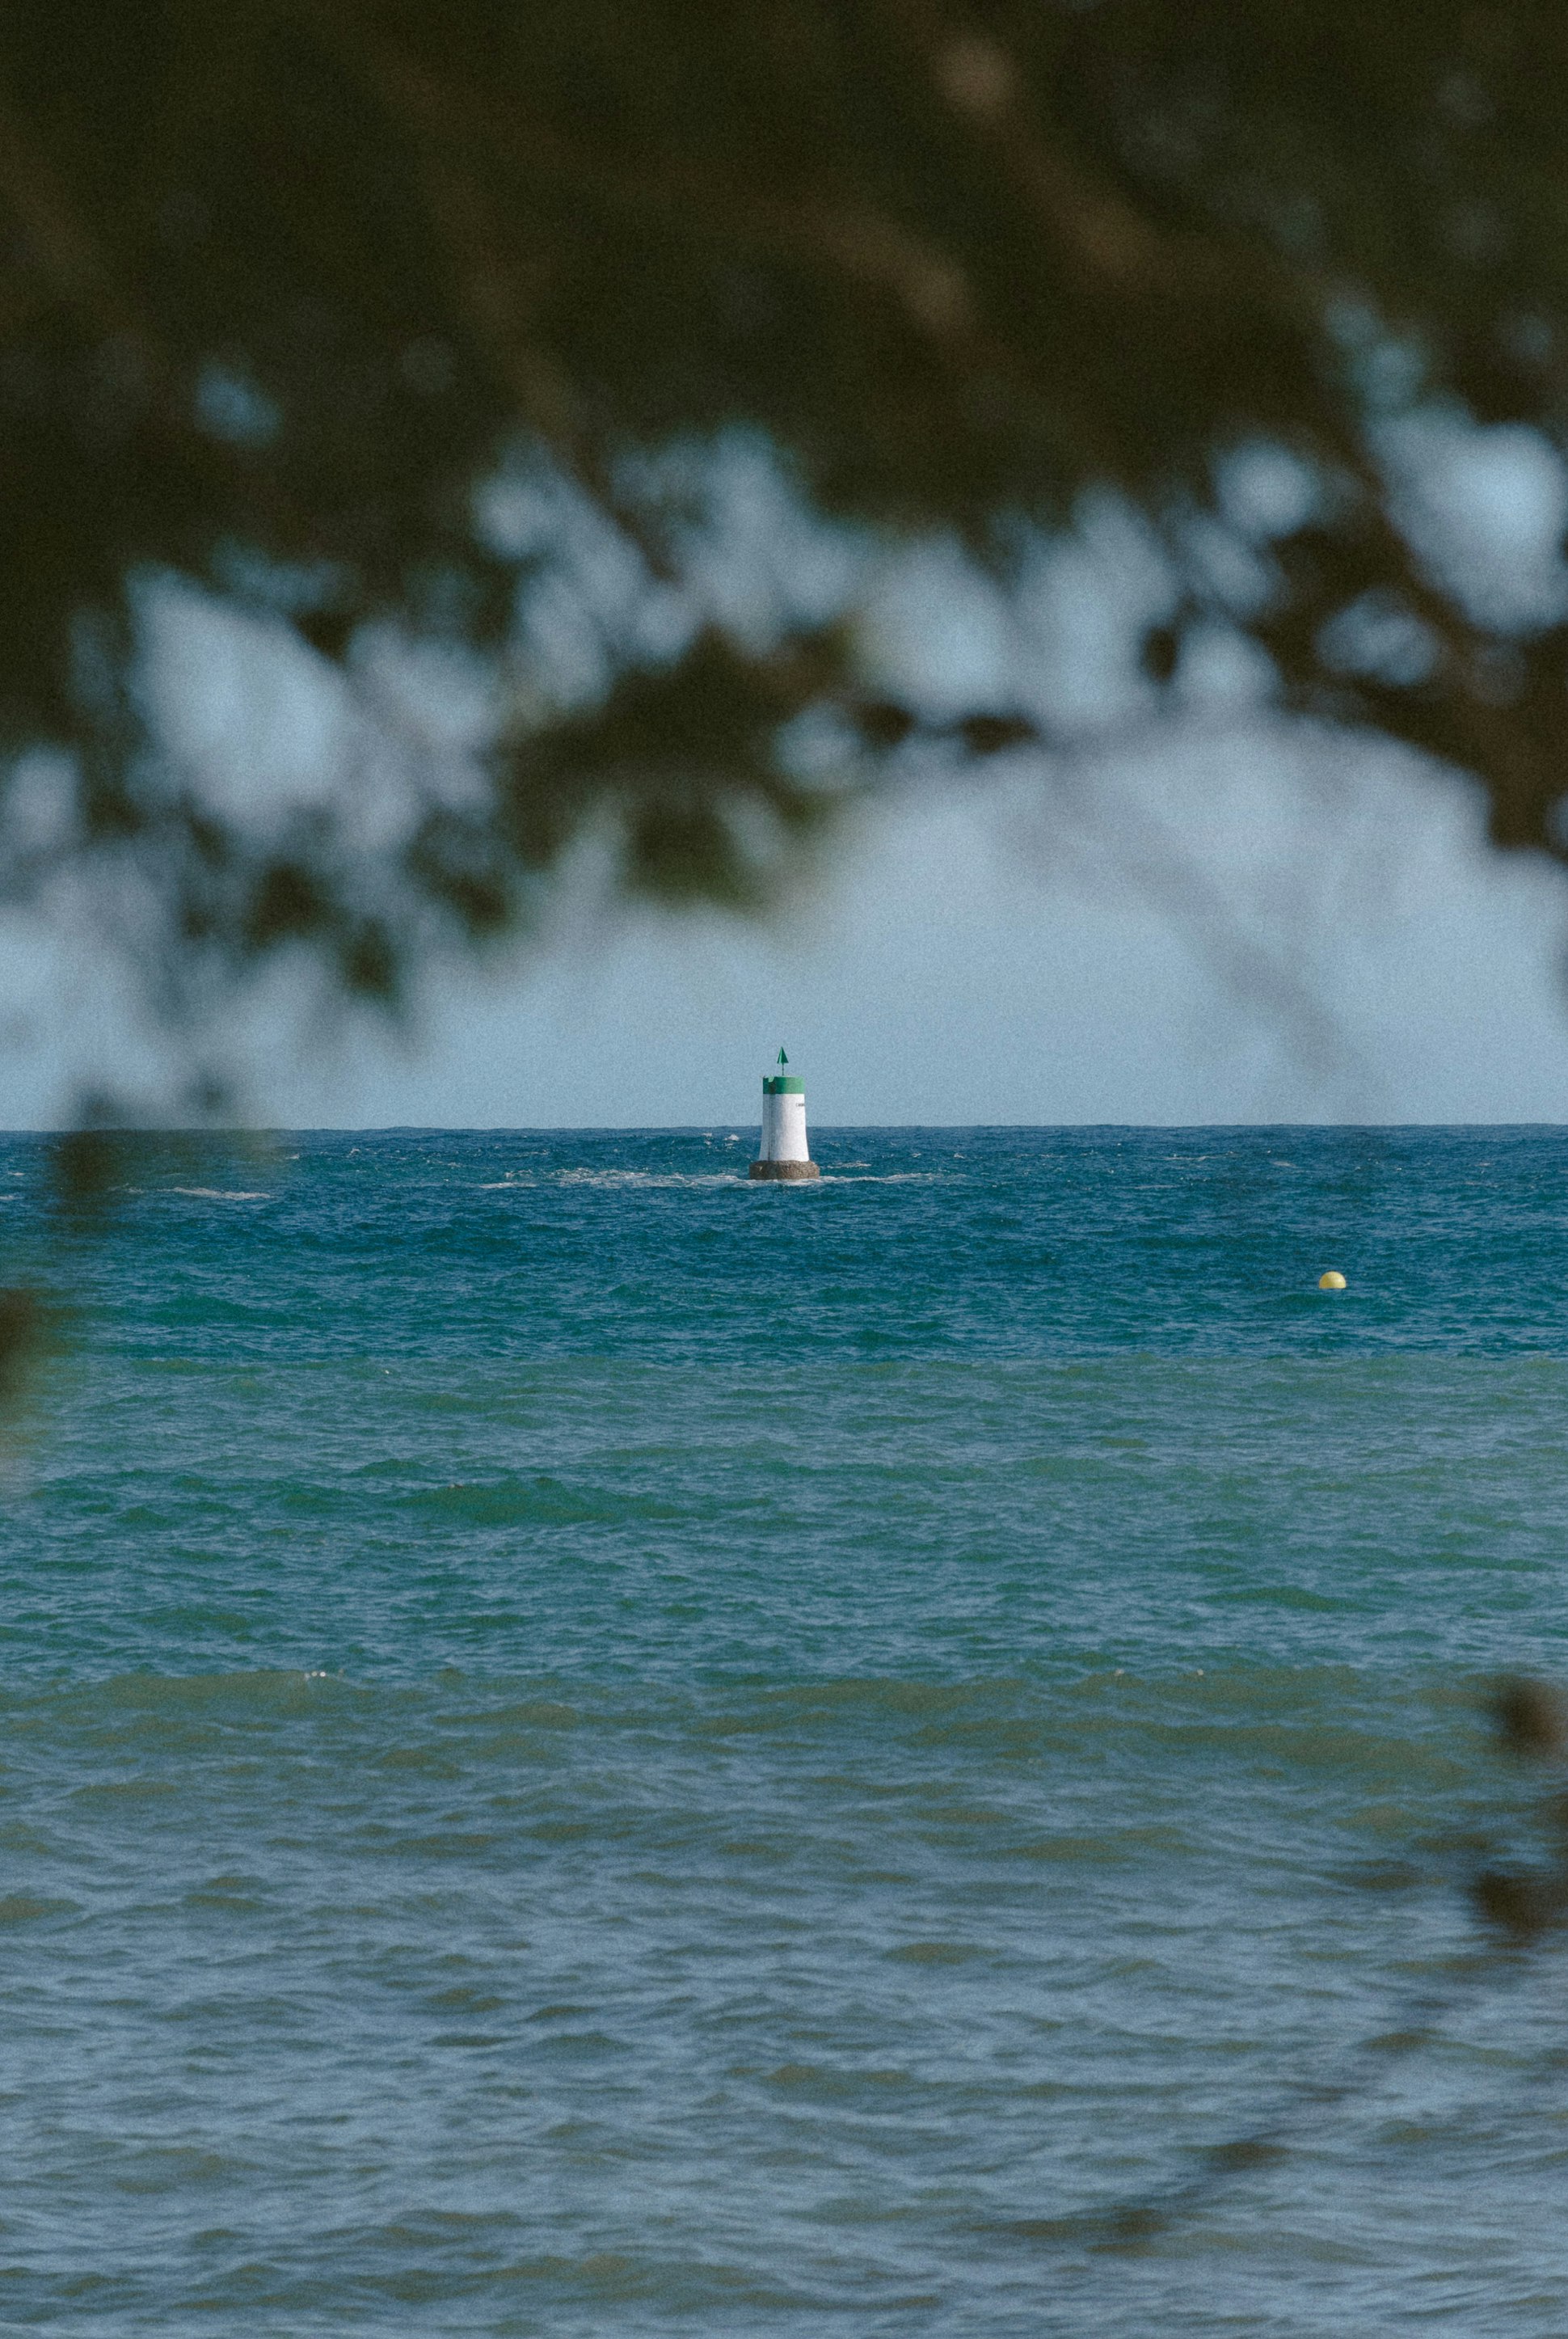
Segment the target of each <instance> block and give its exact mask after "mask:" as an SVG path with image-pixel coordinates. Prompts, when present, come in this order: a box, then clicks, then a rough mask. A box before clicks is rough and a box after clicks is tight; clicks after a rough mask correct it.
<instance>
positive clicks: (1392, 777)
mask: <svg viewBox="0 0 1568 2339" xmlns="http://www.w3.org/2000/svg"><path fill="white" fill-rule="evenodd" d="M1345 765H1346V757H1345V755H1344V752H1343V750H1342V748H1340V747H1338V746H1336V745H1334V744H1333V743H1331V742H1330V743H1323V742H1313V743H1311V744H1310V745H1309V746H1308V747H1307V749H1304V750H1298V751H1297V753H1295V754H1292V753H1290V752H1288V751H1287V749H1286V748H1284V747H1282V746H1281V745H1279V743H1277V742H1276V743H1274V745H1272V747H1271V748H1270V749H1269V750H1268V751H1267V752H1263V751H1262V750H1260V748H1259V745H1258V743H1257V740H1256V739H1247V740H1246V741H1244V742H1243V743H1242V745H1240V746H1239V747H1238V745H1237V744H1236V743H1235V742H1230V743H1226V742H1224V741H1221V742H1219V743H1218V744H1217V743H1216V742H1214V741H1212V740H1210V739H1208V738H1207V737H1204V736H1200V737H1198V739H1196V740H1191V739H1189V740H1188V741H1187V742H1186V744H1185V746H1184V747H1178V748H1172V747H1171V746H1170V745H1166V746H1164V747H1163V748H1161V750H1160V751H1159V753H1158V754H1157V755H1151V757H1150V759H1149V765H1148V766H1147V768H1146V769H1145V770H1143V771H1142V772H1141V773H1139V772H1132V773H1130V774H1129V773H1128V772H1126V771H1119V772H1118V773H1116V774H1114V775H1110V776H1109V777H1107V776H1103V775H1102V776H1100V777H1099V778H1096V779H1094V780H1093V781H1091V783H1090V785H1087V787H1080V788H1079V789H1077V790H1075V789H1074V788H1072V787H1070V786H1069V787H1064V786H1063V785H1062V784H1061V783H1060V780H1059V779H1058V780H1053V778H1052V775H1050V773H1049V772H1044V771H1042V770H1041V769H1040V767H1039V766H1038V765H1033V764H1032V763H1031V762H1030V761H1029V760H1028V759H1021V761H1020V763H1019V764H1018V765H1016V766H1015V768H1013V769H1012V770H1011V772H1001V773H998V774H996V775H993V776H991V777H990V778H988V779H986V780H983V781H981V782H980V783H978V784H977V783H965V784H958V783H952V784H949V785H941V784H935V783H928V784H926V785H923V786H922V787H919V788H915V789H912V790H910V791H908V792H906V793H905V794H902V795H900V796H897V797H895V798H894V799H892V801H890V802H889V803H888V804H886V805H885V806H884V807H883V808H882V809H881V810H880V811H878V812H877V813H876V814H873V815H868V816H866V817H864V818H863V819H862V820H860V821H858V822H855V823H852V824H850V825H849V826H848V827H847V828H846V829H845V831H844V832H843V834H840V835H839V836H837V837H836V838H834V839H833V842H832V844H830V846H829V848H828V850H827V853H826V855H825V860H824V865H823V869H822V870H821V871H820V872H819V873H818V876H817V878H816V880H815V882H814V883H809V884H807V885H805V886H804V887H803V889H802V890H801V892H800V893H799V895H798V896H797V897H795V898H794V899H792V900H791V901H789V902H787V903H784V904H783V905H781V907H780V908H779V910H778V911H777V912H775V913H774V916H773V917H772V918H771V919H770V920H767V921H765V922H763V923H756V922H751V921H738V920H734V919H729V918H721V917H719V916H717V915H716V914H714V913H700V914H691V915H681V916H677V915H674V914H671V913H666V912H656V911H650V910H647V909H644V910H641V911H636V912H628V911H626V910H624V909H621V910H617V909H616V908H614V907H606V904H605V903H604V902H603V900H602V899H599V898H597V897H592V896H590V895H589V894H588V893H587V888H586V886H585V885H582V884H579V885H578V886H577V888H575V889H574V888H571V887H569V886H568V887H567V890H566V891H565V893H563V895H562V898H561V899H560V900H559V901H558V902H557V904H556V907H555V909H554V912H553V913H552V914H551V916H550V918H549V919H548V921H547V925H546V927H545V929H544V931H543V932H542V933H540V934H539V935H538V936H537V938H536V940H535V941H534V943H532V944H531V946H530V947H529V948H528V950H527V951H525V952H519V953H516V954H514V955H513V956H512V957H511V958H510V959H509V960H508V961H506V962H502V963H500V964H498V965H496V966H494V967H492V968H490V969H489V970H488V971H487V972H483V973H480V972H476V971H474V970H473V969H471V968H468V967H459V966H450V967H447V968H444V969H440V970H437V971H436V972H433V973H432V974H431V976H430V977H429V979H428V980H427V982H426V984H425V987H424V991H423V993H422V995H421V998H420V1002H419V1011H418V1013H417V1016H416V1018H415V1021H414V1023H413V1025H412V1027H411V1028H410V1029H409V1031H406V1032H403V1033H392V1032H390V1031H387V1030H386V1029H385V1027H383V1026H382V1025H380V1023H378V1022H377V1021H373V1020H359V1019H356V1020H352V1021H349V1022H347V1023H342V1022H340V1023H338V1024H337V1025H336V1026H335V1027H329V1026H323V1025H322V1024H321V1023H320V1022H318V1021H316V1020H315V1019H313V1018H312V1017H311V1016H310V1015H308V1014H307V1015H303V1016H301V1014H300V1013H299V1012H284V1003H283V1002H280V1001H279V1000H278V999H277V998H275V997H274V998H272V999H270V1000H268V1001H266V1002H262V1003H261V1004H259V1005H257V1006H256V1007H254V1008H253V1009H252V1011H251V1012H250V1014H249V1015H248V1016H247V1017H246V1018H245V1019H244V1020H243V1022H242V1024H238V1025H236V1027H235V1029H234V1031H233V1033H232V1037H233V1040H234V1060H235V1061H236V1062H237V1063H238V1064H239V1065H240V1066H241V1068H242V1074H243V1081H242V1092H243V1094H244V1097H245V1102H246V1109H247V1112H248V1115H249V1116H250V1117H251V1118H253V1119H255V1120H258V1121H261V1122H263V1123H267V1124H271V1125H281V1126H288V1127H295V1128H301V1127H334V1128H344V1127H389V1126H393V1125H409V1124H417V1125H430V1126H457V1127H470V1126H472V1127H530V1128H537V1127H543V1128H587V1127H616V1126H629V1127H663V1126H689V1125H693V1124H695V1125H699V1126H702V1127H705V1128H706V1127H714V1126H716V1125H719V1124H726V1125H733V1126H735V1127H736V1128H737V1129H741V1128H745V1126H747V1125H748V1124H750V1123H754V1121H755V1120H756V1119H757V1117H758V1111H759V1107H758V1102H757V1099H758V1095H759V1092H760V1080H761V1075H762V1073H763V1071H764V1070H765V1069H766V1067H767V1066H768V1064H769V1063H770V1062H771V1061H772V1060H773V1058H774V1055H775V1053H776V1051H777V1050H778V1048H779V1047H780V1046H781V1045H782V1046H784V1047H785V1048H786V1049H787V1050H788V1052H789V1056H790V1061H791V1063H792V1066H793V1067H794V1069H796V1070H798V1071H800V1072H801V1073H802V1074H803V1076H804V1079H805V1081H806V1083H807V1099H808V1108H809V1110H810V1114H811V1117H812V1120H813V1121H814V1122H815V1123H818V1124H823V1125H828V1124H833V1123H841V1124H843V1123H857V1122H858V1123H867V1124H888V1123H898V1122H916V1123H928V1124H929V1123H935V1122H947V1123H953V1124H960V1125H972V1124H975V1123H995V1122H1005V1121H1011V1122H1027V1123H1061V1122H1130V1123H1199V1124H1202V1123H1213V1122H1219V1121H1238V1120H1239V1121H1257V1120H1285V1121H1299V1120H1356V1121H1371V1120H1378V1121H1416V1120H1428V1121H1464V1120H1504V1121H1509V1120H1514V1121H1517V1120H1568V987H1565V986H1564V982H1563V964H1564V948H1565V943H1568V880H1564V879H1563V878H1560V877H1559V876H1558V875H1557V873H1555V872H1553V871H1551V870H1549V869H1547V868H1545V867H1543V865H1541V864H1538V863H1535V862H1532V861H1529V860H1521V859H1509V860H1504V859H1503V858H1501V857H1499V856H1497V855H1496V854H1492V853H1490V852H1489V851H1488V850H1486V849H1485V848H1484V845H1483V844H1482V841H1481V838H1480V834H1479V818H1478V812H1477V807H1476V804H1475V802H1474V799H1473V797H1472V795H1471V794H1470V792H1469V791H1468V790H1467V789H1465V788H1464V787H1463V786H1462V785H1459V784H1457V783H1455V782H1453V781H1450V780H1445V779H1443V778H1441V777H1440V776H1437V775H1426V774H1423V773H1421V772H1419V771H1418V770H1417V769H1416V768H1415V766H1414V765H1413V764H1410V763H1407V762H1405V761H1403V760H1401V759H1399V758H1396V757H1395V756H1393V755H1382V756H1381V757H1379V756H1374V757H1372V758H1370V759H1366V758H1364V759H1362V760H1361V761H1360V762H1359V763H1358V764H1356V765H1354V766H1353V768H1350V769H1346V768H1345ZM10 973H11V978H12V979H11V982H10V983H9V986H8V987H9V989H10V992H11V996H12V1001H13V1006H14V1012H13V1016H12V1021H11V1024H10V1027H9V1030H8V1031H6V1032H5V1034H3V1035H0V1037H4V1038H5V1039H6V1040H7V1041H8V1042H9V1044H8V1046H6V1047H5V1050H4V1052H3V1053H0V1083H3V1089H0V1094H3V1095H4V1099H5V1102H4V1107H3V1108H0V1120H4V1122H5V1125H7V1126H10V1127H13V1128H17V1127H38V1126H50V1125H55V1124H58V1123H59V1122H60V1121H61V1120H64V1119H65V1118H67V1117H68V1114H69V1109H70V1100H71V1097H72V1095H73V1093H74V1091H77V1090H79V1089H80V1088H81V1087H82V1086H83V1085H84V1084H85V1085H94V1084H96V1085H99V1086H104V1087H106V1086H111V1085H113V1083H114V1081H115V1079H116V1076H117V1075H118V1074H119V1073H120V1072H121V1071H123V1067H124V1066H125V1064H126V1063H127V1061H134V1058H135V1051H136V1047H137V1041H136V1038H135V1033H134V1029H133V1018H132V1016H131V1015H130V1013H129V1011H128V1006H127V993H126V991H125V987H124V985H123V982H117V981H116V980H115V979H114V977H113V971H112V969H110V968H108V967H106V966H103V965H96V966H95V965H94V960H93V955H92V952H90V951H89V950H88V949H87V948H86V947H85V946H84V943H82V942H81V941H80V940H78V941H77V942H76V943H66V944H64V945H63V944H62V943H61V942H60V941H59V939H58V937H56V938H54V941H52V942H50V941H46V940H45V939H44V938H43V937H41V936H39V935H36V934H35V935H32V936H25V935H24V936H22V937H20V938H15V937H14V939H13V941H12V943H11V957H10Z"/></svg>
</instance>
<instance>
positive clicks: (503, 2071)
mask: <svg viewBox="0 0 1568 2339" xmlns="http://www.w3.org/2000/svg"><path fill="white" fill-rule="evenodd" d="M752 1135H753V1132H751V1131H747V1130H726V1129H715V1130H710V1131H700V1130H696V1131H680V1132H657V1133H648V1134H637V1133H604V1132H587V1133H569V1132H568V1133H541V1132H523V1133H518V1134H508V1133H499V1132H484V1133H474V1134H450V1133H429V1132H391V1133H389V1134H384V1135H375V1136H307V1137H298V1138H290V1139H286V1140H278V1141H277V1143H276V1144H275V1145H274V1146H273V1147H271V1149H266V1148H259V1149H249V1150H248V1149H245V1148H242V1147H239V1146H233V1147H222V1146H219V1147H215V1148H212V1149H209V1150H207V1151H205V1152H204V1153H203V1154H202V1155H200V1156H195V1155H188V1154H183V1153H178V1152H174V1151H161V1150H158V1149H155V1148H154V1149H151V1150H147V1151H145V1152H144V1153H143V1154H141V1155H138V1156H137V1157H136V1158H135V1159H134V1160H132V1161H131V1162H130V1163H129V1164H128V1165H127V1167H126V1170H125V1178H124V1187H125V1190H123V1191H122V1192H121V1193H119V1194H118V1195H117V1196H116V1197H115V1198H114V1201H115V1208H114V1209H113V1212H112V1213H111V1215H110V1216H109V1217H108V1218H107V1219H106V1220H105V1221H104V1224H103V1225H102V1226H101V1227H99V1228H97V1229H87V1230H85V1231H83V1230H80V1229H71V1228H65V1229H59V1228H53V1227H52V1221H51V1216H50V1208H49V1205H48V1202H47V1199H46V1194H45V1190H44V1177H43V1163H44V1157H43V1153H42V1150H41V1148H40V1147H39V1145H38V1144H37V1143H36V1142H35V1141H33V1140H5V1143H4V1145H3V1146H0V1194H3V1196H4V1200H3V1202H0V1233H4V1234H5V1235H7V1236H8V1237H9V1242H10V1259H11V1267H10V1272H12V1273H13V1274H28V1273H30V1274H35V1275H43V1276H45V1277H46V1278H50V1279H52V1281H53V1284H54V1287H55V1288H59V1289H63V1290H64V1291H66V1292H67V1293H68V1294H69V1296H70V1297H71V1298H72V1301H73V1304H74V1308H75V1310H76V1330H75V1337H74V1340H73V1342H72V1343H71V1345H70V1346H69V1347H67V1348H66V1350H65V1351H64V1353H63V1354H62V1355H61V1356H60V1357H58V1358H57V1360H56V1361H55V1362H54V1363H53V1364H52V1365H51V1366H50V1367H48V1370H47V1373H46V1375H45V1379H44V1387H43V1388H42V1390H41V1393H40V1394H39V1395H38V1396H37V1397H36V1398H35V1404H34V1407H33V1411H32V1413H31V1415H30V1416H29V1418H28V1421H27V1425H26V1431H25V1437H24V1438H23V1440H22V1442H21V1444H20V1446H19V1447H18V1448H17V1450H16V1451H15V1455H14V1456H13V1459H12V1461H11V1463H10V1465H9V1475H7V1476H6V1478H5V1483H4V1486H3V1488H0V1510H3V1513H4V1543H3V1552H4V1558H3V1563H0V1568H3V1573H0V2038H3V2040H4V2051H3V2057H0V2120H3V2130H4V2161H3V2166H4V2168H5V2187H4V2191H3V2193H0V2328H5V2329H13V2328H14V2329H17V2330H33V2329H50V2330H59V2331H62V2332H68V2333H71V2334H98V2333H103V2334H109V2333H113V2334H120V2333H130V2332H140V2331H148V2332H153V2331H155V2332H159V2333H173V2334H213V2339H219V2334H222V2339H229V2334H235V2335H236V2339H237V2335H238V2334H247V2335H248V2334H256V2333H263V2332H264V2333H268V2334H299V2339H313V2334H326V2333H338V2332H365V2333H380V2332H386V2333H394V2332H396V2333H417V2334H445V2333H453V2334H459V2333H462V2334H468V2333H495V2334H502V2333H508V2334H510V2333H517V2334H550V2339H588V2334H595V2339H597V2334H616V2339H621V2334H626V2339H635V2335H636V2334H715V2339H732V2334H733V2339H751V2334H784V2333H788V2334H818V2333H831V2334H843V2339H873V2334H875V2339H882V2334H932V2339H1001V2334H1020V2339H1022V2334H1031V2339H1033V2334H1056V2333H1061V2334H1083V2333H1095V2334H1100V2333H1105V2334H1129V2339H1131V2334H1139V2339H1146V2334H1172V2333H1188V2332H1190V2333H1205V2334H1208V2333H1214V2332H1223V2333H1226V2334H1253V2333H1257V2334H1281V2335H1282V2339H1297V2334H1301V2339H1306V2334H1345V2333H1348V2332H1354V2333H1356V2334H1382V2333H1395V2332H1401V2333H1402V2332H1405V2331H1410V2330H1414V2329H1415V2328H1420V2329H1421V2330H1423V2331H1425V2330H1436V2331H1444V2330H1449V2331H1453V2332H1455V2333H1456V2334H1465V2339H1472V2334H1491V2333H1494V2332H1495V2333H1500V2334H1501V2333H1506V2334H1520V2335H1521V2339H1538V2335H1539V2334H1554V2333H1559V2332H1561V2331H1563V2330H1564V2329H1568V2222H1565V2219H1564V2210H1565V2207H1568V1949H1564V1948H1563V1946H1562V1945H1561V1944H1560V1943H1559V1942H1558V1941H1557V1939H1555V1937H1554V1936H1553V1935H1551V1934H1547V1935H1545V1936H1543V1938H1541V1939H1538V1940H1534V1941H1531V1942H1528V1943H1524V1944H1514V1943H1510V1942H1509V1941H1507V1940H1502V1939H1496V1938H1494V1936H1493V1935H1492V1934H1490V1933H1489V1932H1488V1930H1487V1929H1486V1927H1485V1925H1484V1923H1483V1921H1482V1920H1480V1919H1479V1918H1478V1917H1477V1915H1476V1914H1475V1913H1474V1909H1473V1906H1472V1902H1471V1900H1470V1897H1469V1894H1468V1890H1467V1885H1468V1880H1469V1879H1470V1878H1471V1877H1472V1875H1473V1874H1474V1870H1475V1869H1476V1867H1477V1866H1478V1865H1479V1864H1481V1863H1482V1862H1484V1861H1485V1860H1489V1859H1494V1858H1495V1857H1497V1856H1498V1850H1499V1847H1501V1848H1502V1851H1503V1853H1504V1855H1505V1856H1506V1857H1509V1858H1520V1857H1526V1856H1529V1855H1530V1853H1531V1848H1532V1846H1533V1845H1538V1844H1539V1842H1540V1841H1541V1839H1540V1837H1539V1833H1538V1821H1537V1811H1538V1806H1539V1805H1540V1804H1541V1801H1542V1798H1543V1794H1544V1793H1545V1792H1546V1791H1547V1789H1548V1788H1549V1787H1550V1785H1551V1781H1550V1780H1546V1779H1543V1778H1541V1777H1538V1776H1536V1775H1535V1774H1534V1773H1533V1772H1531V1771H1529V1770H1528V1769H1527V1768H1520V1767H1517V1766H1515V1767H1510V1766H1509V1764H1508V1763H1507V1762H1505V1761H1504V1758H1503V1757H1502V1755H1501V1754H1499V1753H1498V1752H1496V1751H1495V1750H1494V1747H1493V1745H1492V1743H1491V1741H1490V1738H1489V1735H1488V1731H1487V1728H1486V1724H1485V1720H1484V1712H1483V1711H1482V1707H1483V1702H1484V1686H1485V1684H1486V1683H1487V1682H1488V1680H1489V1679H1491V1678H1492V1677H1493V1676H1494V1675H1496V1674H1497V1673H1504V1672H1519V1671H1524V1672H1533V1673H1543V1674H1546V1675H1553V1674H1561V1675H1563V1676H1565V1677H1568V1132H1559V1131H1556V1130H1499V1129H1485V1130H1359V1131H1358V1130H1306V1129H1264V1130H1178V1131H1171V1130H896V1131H887V1130H822V1131H818V1132H817V1133H816V1140H815V1150H816V1152H817V1155H818V1158H819V1160H821V1161H822V1163H823V1169H824V1171H825V1172H826V1173H827V1174H826V1175H825V1176H824V1178H823V1180H822V1182H821V1184H820V1185H815V1186H811V1187H802V1188H793V1189H789V1188H785V1189H781V1188H776V1187H754V1186H751V1185H749V1184H748V1183H747V1182H746V1179H745V1162H746V1160H747V1157H748V1155H749V1152H750V1150H751V1139H752ZM1326 1267H1336V1268H1340V1269H1341V1270H1342V1271H1343V1272H1344V1273H1345V1274H1346V1277H1347V1278H1348V1283H1349V1288H1348V1289H1347V1290H1346V1292H1345V1293H1344V1294H1342V1295H1338V1296H1335V1297H1326V1296H1325V1295H1323V1294H1320V1293H1319V1292H1318V1290H1317V1276H1318V1275H1319V1273H1320V1272H1321V1271H1322V1270H1323V1268H1326Z"/></svg>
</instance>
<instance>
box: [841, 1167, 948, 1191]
mask: <svg viewBox="0 0 1568 2339" xmlns="http://www.w3.org/2000/svg"><path fill="white" fill-rule="evenodd" d="M854 1166H855V1165H854V1163H853V1161H846V1162H845V1164H844V1169H853V1168H854ZM821 1183H822V1184H823V1185H824V1186H940V1185H941V1183H942V1171H941V1170H940V1169H879V1170H877V1171H876V1172H875V1174H874V1175H873V1176H872V1177H870V1178H846V1177H845V1176H844V1175H843V1171H842V1170H838V1169H824V1170H823V1173H822V1179H821Z"/></svg>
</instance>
